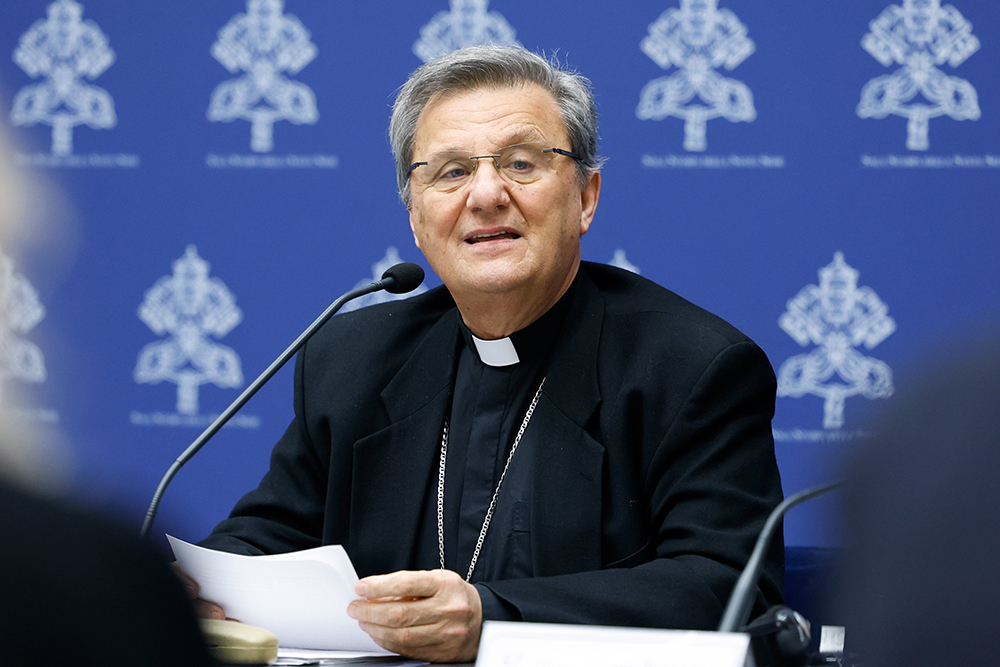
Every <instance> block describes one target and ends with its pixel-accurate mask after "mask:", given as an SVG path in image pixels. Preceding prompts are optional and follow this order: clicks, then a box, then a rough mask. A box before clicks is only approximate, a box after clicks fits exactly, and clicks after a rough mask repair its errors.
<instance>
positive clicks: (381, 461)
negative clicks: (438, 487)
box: [349, 309, 458, 576]
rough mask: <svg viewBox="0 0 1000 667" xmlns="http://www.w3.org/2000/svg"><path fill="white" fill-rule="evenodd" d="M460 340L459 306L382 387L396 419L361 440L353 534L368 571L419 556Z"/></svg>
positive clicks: (393, 567) (355, 475)
mask: <svg viewBox="0 0 1000 667" xmlns="http://www.w3.org/2000/svg"><path fill="white" fill-rule="evenodd" d="M457 340H458V314H457V311H456V310H454V309H453V310H451V311H448V312H447V313H445V315H444V316H443V317H442V318H441V319H440V320H438V322H437V323H435V325H434V326H433V327H432V328H431V330H430V331H429V332H428V334H427V336H426V337H425V338H424V340H423V341H421V343H420V345H419V346H418V347H417V349H416V350H415V351H414V353H413V354H412V355H411V357H410V358H409V359H408V360H407V362H406V363H405V364H404V365H403V367H402V368H400V370H399V372H398V373H397V374H396V376H395V377H394V378H393V379H392V381H391V382H390V383H389V384H388V385H387V386H386V388H385V389H384V390H383V391H382V402H383V404H384V406H385V409H386V412H387V414H388V415H389V421H390V424H389V426H387V427H386V428H384V429H381V430H379V431H377V432H375V433H373V434H371V435H369V436H367V437H365V438H363V439H361V440H359V441H358V442H357V443H356V444H355V445H354V470H353V479H354V485H353V489H352V501H351V532H350V540H349V541H350V545H351V554H352V557H354V559H355V562H358V563H364V567H363V569H364V571H366V572H393V571H395V570H399V569H403V568H406V567H408V566H409V563H410V562H411V560H410V559H411V556H412V554H413V553H414V549H415V547H416V538H417V526H419V525H420V521H421V512H422V510H423V508H424V499H425V498H426V497H427V492H428V488H429V485H430V484H432V483H433V480H434V478H435V476H434V470H435V465H436V463H437V453H438V447H439V444H440V440H441V429H442V427H443V426H444V420H445V417H446V416H447V414H448V411H449V409H450V408H451V392H452V386H453V385H454V378H453V375H454V369H455V347H456V341H457ZM354 554H357V555H356V556H354ZM359 574H360V572H359ZM362 576H363V575H362Z"/></svg>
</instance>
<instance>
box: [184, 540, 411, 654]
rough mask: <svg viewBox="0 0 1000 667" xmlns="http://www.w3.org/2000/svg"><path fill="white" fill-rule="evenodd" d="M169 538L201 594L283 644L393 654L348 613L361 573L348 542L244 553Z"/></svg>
mask: <svg viewBox="0 0 1000 667" xmlns="http://www.w3.org/2000/svg"><path fill="white" fill-rule="evenodd" d="M167 540H169V541H170V548H171V549H173V551H174V556H175V557H176V558H177V564H178V565H180V568H181V569H182V570H183V571H184V572H185V573H186V574H187V575H188V576H190V577H191V578H193V579H194V580H195V581H197V582H198V586H199V587H200V592H199V597H201V598H202V599H203V600H211V601H212V602H214V603H216V604H218V605H219V606H220V607H222V608H223V609H224V610H225V612H226V616H228V617H230V618H235V619H238V620H239V621H241V622H243V623H248V624H250V625H256V626H257V627H261V628H265V629H267V630H270V631H271V632H273V633H274V634H276V635H277V636H278V644H279V645H280V646H282V647H293V648H304V649H327V650H337V651H364V652H367V653H377V654H380V655H393V654H392V653H390V652H389V651H386V650H385V649H383V648H381V647H380V646H379V645H378V644H376V643H375V642H374V641H373V640H372V638H371V637H369V636H368V635H367V634H366V633H365V632H364V631H363V630H362V629H361V628H359V627H358V622H357V621H355V620H354V619H352V618H350V617H349V616H348V615H347V605H348V604H350V602H351V601H352V600H356V599H357V595H355V593H354V584H356V583H357V582H358V575H357V574H356V573H355V570H354V566H353V565H352V564H351V559H350V557H349V556H348V555H347V552H346V551H344V548H343V547H342V546H340V545H328V546H323V547H318V548H316V549H307V550H305V551H296V552H292V553H287V554H277V555H273V556H243V555H240V554H231V553H227V552H224V551H214V550H212V549H206V548H204V547H199V546H196V545H194V544H189V543H187V542H184V541H183V540H178V539H177V538H175V537H172V536H170V535H167Z"/></svg>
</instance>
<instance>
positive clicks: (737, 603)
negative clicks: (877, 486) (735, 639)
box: [719, 481, 844, 632]
mask: <svg viewBox="0 0 1000 667" xmlns="http://www.w3.org/2000/svg"><path fill="white" fill-rule="evenodd" d="M843 485H844V482H843V481H837V482H831V483H830V484H824V485H823V486H817V487H815V488H812V489H806V490H805V491H799V492H798V493H796V494H795V495H794V496H791V497H790V498H785V500H784V501H783V502H782V503H781V504H780V505H778V506H777V507H775V508H774V510H773V511H772V512H771V514H770V515H769V516H768V517H767V521H766V522H765V523H764V529H763V530H761V531H760V535H759V536H758V537H757V543H756V544H755V545H754V547H753V553H751V554H750V560H748V561H747V564H746V567H744V568H743V572H742V573H741V574H740V578H739V579H738V580H737V582H736V585H735V586H733V592H732V594H731V595H730V596H729V602H728V603H727V604H726V612H725V613H724V614H723V615H722V621H721V622H720V623H719V632H740V631H741V630H742V629H743V628H744V626H745V625H746V622H747V618H748V617H749V616H750V607H751V606H752V602H753V594H754V591H755V589H756V588H757V581H758V580H759V579H760V570H761V567H763V565H764V553H765V552H766V551H767V548H768V547H769V546H770V545H771V539H772V538H773V537H774V532H775V530H776V529H777V527H778V523H779V522H780V521H781V519H782V517H784V516H785V513H786V512H787V511H788V510H790V509H791V508H793V507H795V506H796V505H798V504H800V503H804V502H805V501H807V500H809V499H810V498H815V497H817V496H822V495H824V494H826V493H829V492H831V491H835V490H836V489H839V488H840V487H841V486H843Z"/></svg>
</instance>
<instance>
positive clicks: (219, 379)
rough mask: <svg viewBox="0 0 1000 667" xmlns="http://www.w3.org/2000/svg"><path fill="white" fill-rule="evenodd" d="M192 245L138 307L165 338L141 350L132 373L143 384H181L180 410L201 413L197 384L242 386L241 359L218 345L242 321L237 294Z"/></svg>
mask: <svg viewBox="0 0 1000 667" xmlns="http://www.w3.org/2000/svg"><path fill="white" fill-rule="evenodd" d="M208 273H209V264H208V262H206V261H205V260H203V259H202V258H201V257H199V256H198V250H197V248H195V247H194V246H193V245H191V246H188V247H187V250H186V251H185V253H184V256H183V257H181V258H180V259H178V260H177V261H175V262H174V265H173V274H172V275H169V276H164V277H162V278H160V279H159V280H158V281H156V284H154V285H153V286H152V287H151V288H150V289H149V290H147V291H146V295H145V298H144V299H143V301H142V305H140V306H139V311H138V315H139V319H140V320H142V321H143V322H145V323H146V325H147V326H148V327H149V328H150V329H152V330H153V333H155V334H156V335H158V336H167V338H166V340H162V341H157V342H154V343H149V344H148V345H146V346H145V347H143V348H142V350H141V351H140V352H139V359H138V361H137V363H136V365H135V371H134V372H133V376H134V378H135V381H136V382H138V383H140V384H142V383H147V384H159V383H160V382H164V381H166V382H171V383H173V384H176V385H177V413H178V414H180V415H197V414H198V393H199V387H200V386H201V385H203V384H214V385H216V386H217V387H222V388H225V389H232V388H235V387H239V386H241V385H242V384H243V371H242V369H241V365H240V358H239V356H238V355H237V354H236V352H235V351H233V350H232V349H231V348H229V347H226V346H225V345H222V344H221V343H216V342H214V341H213V340H212V338H222V337H223V336H225V335H226V334H228V333H229V332H230V331H232V329H233V328H234V327H235V326H236V325H237V324H239V323H240V322H241V321H242V320H243V311H241V310H240V309H239V307H238V306H237V305H236V298H235V297H234V296H233V294H232V292H230V291H229V289H228V288H227V287H226V285H225V284H224V283H223V282H222V281H221V280H219V279H218V278H210V277H209V275H208Z"/></svg>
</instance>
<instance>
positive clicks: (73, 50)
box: [10, 0, 118, 156]
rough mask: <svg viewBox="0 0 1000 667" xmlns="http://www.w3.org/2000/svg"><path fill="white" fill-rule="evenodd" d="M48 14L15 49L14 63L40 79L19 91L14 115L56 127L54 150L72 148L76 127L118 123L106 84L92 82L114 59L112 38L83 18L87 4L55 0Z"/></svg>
mask: <svg viewBox="0 0 1000 667" xmlns="http://www.w3.org/2000/svg"><path fill="white" fill-rule="evenodd" d="M47 13H48V16H47V18H45V19H42V20H39V21H37V22H35V24H34V25H32V26H31V28H29V29H28V32H26V33H24V34H23V35H22V36H21V41H20V42H19V43H18V45H17V48H16V49H15V50H14V62H15V63H17V65H18V66H19V67H20V68H21V69H23V70H24V71H25V72H26V73H27V74H28V76H30V77H32V78H34V79H37V78H39V77H43V81H41V82H40V83H36V84H32V85H30V86H25V87H24V88H22V89H21V90H20V91H18V93H17V95H15V96H14V105H13V109H12V110H11V114H10V118H11V122H12V123H13V124H14V125H23V126H27V127H30V126H32V125H36V124H37V123H43V124H45V125H51V126H52V154H53V155H60V156H65V155H70V154H71V153H72V152H73V128H74V127H76V126H77V125H86V126H87V127H90V128H92V129H95V130H99V129H104V130H106V129H110V128H112V127H114V126H115V125H116V124H117V122H118V118H117V116H115V104H114V101H113V100H112V99H111V95H110V94H108V91H106V90H104V89H103V88H99V87H98V86H95V85H93V84H90V83H87V82H86V81H84V79H87V80H90V81H93V80H94V79H96V78H97V77H99V76H100V75H101V74H103V73H104V71H105V70H107V69H108V68H109V67H111V65H112V63H114V62H115V52H114V51H112V50H111V47H110V46H108V38H107V37H106V36H105V35H104V33H103V32H101V29H100V28H99V27H98V26H97V24H96V23H94V22H93V21H84V20H83V18H82V17H83V6H82V5H81V4H80V3H79V2H74V0H56V2H53V3H52V4H51V5H49V6H48V10H47Z"/></svg>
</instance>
